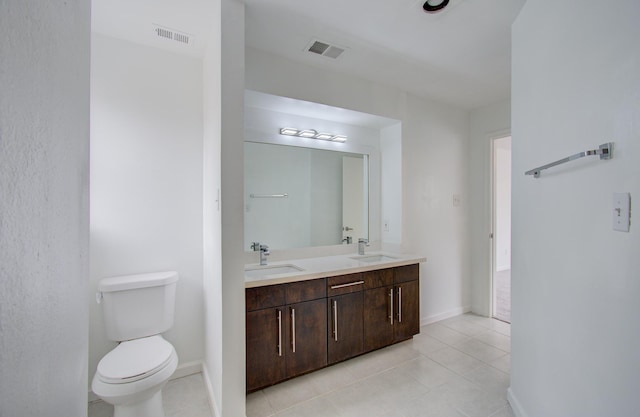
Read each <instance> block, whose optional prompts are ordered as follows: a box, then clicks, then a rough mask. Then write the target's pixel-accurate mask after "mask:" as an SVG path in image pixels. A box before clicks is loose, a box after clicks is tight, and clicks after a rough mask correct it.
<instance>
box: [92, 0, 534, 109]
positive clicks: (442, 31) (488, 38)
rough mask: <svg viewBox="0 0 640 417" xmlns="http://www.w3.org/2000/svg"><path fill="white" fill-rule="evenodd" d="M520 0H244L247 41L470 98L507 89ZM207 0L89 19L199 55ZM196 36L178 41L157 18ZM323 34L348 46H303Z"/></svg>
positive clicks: (126, 1) (112, 3) (109, 1)
mask: <svg viewBox="0 0 640 417" xmlns="http://www.w3.org/2000/svg"><path fill="white" fill-rule="evenodd" d="M525 1H526V0H450V3H449V5H448V6H447V8H446V9H444V10H443V11H442V12H440V13H437V14H428V13H425V12H423V11H422V4H423V3H424V1H423V0H418V1H417V0H322V1H317V0H245V5H246V9H245V10H246V12H245V14H246V21H245V27H246V44H247V45H248V46H250V47H253V48H257V49H260V50H263V51H266V52H269V53H273V54H276V55H279V56H282V57H284V58H287V59H290V60H293V61H297V62H302V63H305V64H307V65H312V66H316V67H320V68H326V69H330V70H333V71H338V72H342V73H347V74H354V75H358V76H360V77H364V78H367V79H370V80H373V81H377V82H380V83H383V84H387V85H391V86H396V87H398V88H401V89H403V90H405V91H409V92H411V93H413V94H416V95H419V96H425V97H430V98H433V99H436V100H438V101H442V102H446V103H451V104H453V105H456V106H459V107H463V108H474V107H478V106H481V105H485V104H489V103H493V102H496V101H499V100H502V99H504V98H507V97H509V95H510V84H511V23H512V22H513V21H514V20H515V17H516V16H517V14H518V13H519V11H520V9H521V8H522V6H523V5H524V3H525ZM213 3H214V1H212V0H181V1H180V2H176V1H174V0H93V2H92V9H93V10H92V13H93V16H92V17H93V19H92V29H93V30H94V31H95V32H99V33H103V34H107V35H110V36H114V37H117V38H121V39H127V40H130V41H134V42H138V43H142V44H147V45H152V46H156V47H161V48H166V49H170V50H174V51H176V52H181V53H187V54H190V55H194V56H198V55H199V54H201V53H202V47H203V45H202V39H203V38H204V37H205V36H204V34H205V33H206V31H207V30H209V28H210V27H211V25H210V24H209V16H211V13H210V11H211V8H212V7H213ZM154 23H155V24H159V25H162V26H166V27H169V28H171V29H174V30H178V31H181V32H185V33H188V34H190V35H192V36H193V38H192V39H193V40H194V42H193V44H192V46H190V47H186V48H185V47H183V46H182V45H178V44H176V43H175V42H170V41H167V40H165V39H159V38H157V37H156V36H155V33H154V32H153V24H154ZM313 39H319V40H322V41H325V42H328V43H333V44H336V45H339V46H342V47H345V48H347V51H346V52H345V53H344V54H342V56H340V57H339V58H338V59H335V60H334V59H331V58H326V57H323V56H319V55H316V54H312V53H310V52H306V48H305V47H307V46H308V45H309V43H310V42H311V41H312V40H313Z"/></svg>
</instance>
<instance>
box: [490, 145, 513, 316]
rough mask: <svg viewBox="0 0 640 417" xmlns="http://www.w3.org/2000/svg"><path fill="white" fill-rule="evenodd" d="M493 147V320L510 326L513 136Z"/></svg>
mask: <svg viewBox="0 0 640 417" xmlns="http://www.w3.org/2000/svg"><path fill="white" fill-rule="evenodd" d="M492 145H493V146H492V148H493V152H492V185H493V186H492V190H493V192H492V210H491V211H492V230H493V233H492V237H493V239H492V242H493V250H492V251H491V252H492V260H491V265H492V267H491V269H492V279H491V281H492V285H491V287H492V298H493V300H492V303H491V305H492V316H493V317H494V318H496V319H498V320H502V321H505V322H507V323H511V136H503V137H499V138H496V139H494V140H493V143H492Z"/></svg>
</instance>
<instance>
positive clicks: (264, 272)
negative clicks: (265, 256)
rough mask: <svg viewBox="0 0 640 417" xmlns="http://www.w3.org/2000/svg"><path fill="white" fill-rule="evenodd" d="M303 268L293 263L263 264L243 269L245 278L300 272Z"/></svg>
mask: <svg viewBox="0 0 640 417" xmlns="http://www.w3.org/2000/svg"><path fill="white" fill-rule="evenodd" d="M301 271H304V269H302V268H300V267H297V266H295V265H273V266H271V265H265V266H256V267H254V268H250V269H245V270H244V276H245V277H247V278H259V277H266V276H270V275H279V274H289V273H292V272H301Z"/></svg>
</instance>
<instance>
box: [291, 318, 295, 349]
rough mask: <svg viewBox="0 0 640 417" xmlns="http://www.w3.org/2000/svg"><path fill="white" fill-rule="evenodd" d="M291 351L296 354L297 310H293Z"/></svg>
mask: <svg viewBox="0 0 640 417" xmlns="http://www.w3.org/2000/svg"><path fill="white" fill-rule="evenodd" d="M291 350H292V351H293V353H296V309H295V308H292V309H291Z"/></svg>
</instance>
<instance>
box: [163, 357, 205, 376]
mask: <svg viewBox="0 0 640 417" xmlns="http://www.w3.org/2000/svg"><path fill="white" fill-rule="evenodd" d="M203 368H204V365H203V364H202V361H192V362H186V363H182V364H180V365H178V367H177V368H176V370H175V371H174V372H173V375H171V378H169V381H171V380H172V379H178V378H182V377H185V376H189V375H193V374H199V373H200V372H202V369H203Z"/></svg>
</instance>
